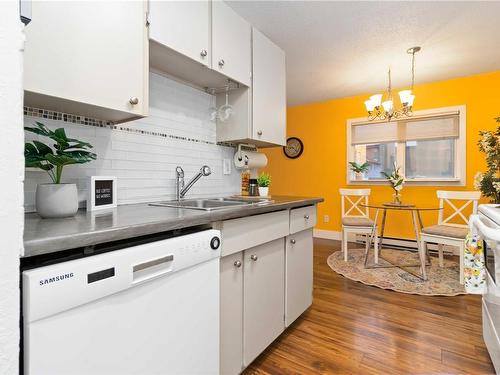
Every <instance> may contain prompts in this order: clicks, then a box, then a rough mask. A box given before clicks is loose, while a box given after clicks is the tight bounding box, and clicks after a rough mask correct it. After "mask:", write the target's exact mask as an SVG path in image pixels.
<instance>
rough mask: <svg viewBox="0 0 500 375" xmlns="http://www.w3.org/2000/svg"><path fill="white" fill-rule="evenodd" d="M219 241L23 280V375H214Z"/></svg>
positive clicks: (195, 239)
mask: <svg viewBox="0 0 500 375" xmlns="http://www.w3.org/2000/svg"><path fill="white" fill-rule="evenodd" d="M219 256H220V232H219V231H217V230H212V229H209V230H203V231H200V232H196V233H192V234H187V235H182V236H179V237H173V238H168V239H163V240H157V241H153V242H147V243H141V244H140V245H137V246H133V247H126V248H124V249H120V250H115V251H109V252H105V253H102V254H99V255H93V256H88V257H85V258H81V259H76V260H71V261H65V262H62V263H57V264H53V265H49V266H42V267H39V268H34V269H30V270H27V271H24V272H23V274H22V284H23V358H24V359H23V363H24V372H25V373H26V374H51V375H54V374H179V375H180V374H218V373H219Z"/></svg>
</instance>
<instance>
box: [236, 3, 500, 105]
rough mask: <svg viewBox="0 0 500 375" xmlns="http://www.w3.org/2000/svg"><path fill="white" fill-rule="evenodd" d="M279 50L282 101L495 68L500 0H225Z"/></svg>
mask: <svg viewBox="0 0 500 375" xmlns="http://www.w3.org/2000/svg"><path fill="white" fill-rule="evenodd" d="M228 3H229V4H230V6H231V7H232V8H233V9H234V10H236V12H238V13H239V14H240V15H241V16H243V17H244V18H245V19H247V20H248V21H249V22H250V23H251V24H253V25H254V26H255V27H256V28H257V29H259V30H260V31H262V32H263V33H264V34H266V35H267V36H268V37H269V38H271V39H272V40H273V41H274V42H275V43H276V44H278V45H279V46H280V47H281V48H282V49H284V50H285V52H286V58H287V97H288V104H289V105H297V104H303V103H310V102H316V101H321V100H326V99H333V98H340V97H347V96H352V95H356V94H362V93H371V92H373V93H375V92H382V91H383V90H384V88H385V87H386V86H387V69H388V67H389V66H390V67H391V70H392V77H393V86H394V87H404V86H408V85H409V83H410V63H411V58H410V55H408V54H407V53H406V50H407V49H408V48H409V47H412V46H421V47H422V51H421V52H419V53H418V54H417V55H416V83H417V84H418V83H423V82H431V81H436V80H443V79H448V78H452V77H460V76H467V75H471V74H476V73H480V72H487V71H493V70H498V69H500V26H499V25H500V19H499V15H500V2H478V1H471V2H455V1H447V2H391V1H389V2H379V1H370V2H356V1H352V2H347V1H341V2H333V1H228Z"/></svg>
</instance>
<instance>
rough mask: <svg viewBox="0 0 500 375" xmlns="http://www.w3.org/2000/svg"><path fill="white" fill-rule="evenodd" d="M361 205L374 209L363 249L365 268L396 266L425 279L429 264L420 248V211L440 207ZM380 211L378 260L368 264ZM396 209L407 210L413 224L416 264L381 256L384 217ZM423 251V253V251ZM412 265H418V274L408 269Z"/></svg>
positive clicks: (389, 204) (426, 256) (402, 204)
mask: <svg viewBox="0 0 500 375" xmlns="http://www.w3.org/2000/svg"><path fill="white" fill-rule="evenodd" d="M360 206H361V207H366V208H369V209H373V210H375V216H374V220H373V227H372V233H371V235H370V238H369V240H368V241H369V243H368V245H367V246H366V251H365V259H364V267H365V268H389V267H397V268H399V269H401V270H403V271H405V272H407V273H409V274H411V275H413V276H416V277H418V278H420V279H421V280H424V281H427V271H426V266H427V265H430V258H429V254H428V253H427V252H426V251H425V250H424V249H422V248H421V246H420V241H419V238H420V231H421V230H422V228H423V227H424V226H423V223H422V216H421V212H424V211H439V210H442V208H441V207H439V206H437V205H436V206H433V205H425V206H420V205H415V204H411V203H366V204H360ZM381 211H382V222H381V226H380V235H379V239H380V240H379V244H378V249H379V261H378V263H374V264H372V265H369V264H368V255H369V254H368V253H369V249H370V248H371V244H372V242H373V240H374V237H375V233H376V230H377V221H378V217H379V214H380V212H381ZM397 211H400V212H401V211H406V212H408V213H409V214H410V215H409V216H410V217H411V223H412V226H413V231H414V233H415V240H416V242H417V249H418V255H419V260H420V262H419V263H417V264H401V263H395V262H393V261H392V260H390V259H388V258H384V257H383V256H382V244H383V241H384V232H385V229H386V219H387V214H388V213H389V212H397ZM424 251H425V253H424ZM380 259H382V260H384V261H385V264H380ZM414 267H420V270H421V272H420V274H417V273H414V272H411V271H410V270H408V268H414Z"/></svg>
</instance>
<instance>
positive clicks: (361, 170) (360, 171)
mask: <svg viewBox="0 0 500 375" xmlns="http://www.w3.org/2000/svg"><path fill="white" fill-rule="evenodd" d="M349 168H350V169H351V171H353V172H354V173H355V175H356V180H362V179H363V178H364V174H365V172H366V171H368V169H369V168H370V163H369V162H364V163H363V164H358V163H356V162H355V161H350V162H349Z"/></svg>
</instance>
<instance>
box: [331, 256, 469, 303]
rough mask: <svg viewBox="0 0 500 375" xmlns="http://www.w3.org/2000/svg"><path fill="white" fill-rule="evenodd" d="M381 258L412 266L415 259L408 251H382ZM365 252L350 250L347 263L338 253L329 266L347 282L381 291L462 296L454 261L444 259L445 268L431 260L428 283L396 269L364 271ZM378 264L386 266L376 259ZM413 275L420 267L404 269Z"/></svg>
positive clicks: (370, 262)
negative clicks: (365, 285)
mask: <svg viewBox="0 0 500 375" xmlns="http://www.w3.org/2000/svg"><path fill="white" fill-rule="evenodd" d="M372 257H373V252H371V253H370V257H369V258H368V264H369V265H372V264H373V258H372ZM383 257H384V258H385V259H388V260H390V261H391V262H393V263H398V264H408V265H415V264H417V263H418V255H417V253H415V252H411V251H402V250H391V249H384V250H383ZM363 262H364V249H352V250H351V249H349V260H348V262H344V258H343V256H342V252H341V251H336V252H335V253H333V254H332V255H330V256H329V257H328V265H329V266H330V268H331V269H333V270H334V271H335V272H337V273H339V274H341V275H343V276H345V277H347V278H348V279H351V280H355V281H359V282H362V283H363V284H367V285H373V286H376V287H379V288H382V289H390V290H394V291H396V292H401V293H408V294H420V295H424V296H456V295H459V294H465V290H464V287H463V285H460V283H459V281H458V274H459V267H458V263H457V262H456V261H452V260H449V259H446V258H445V259H444V267H443V268H441V267H439V265H438V259H437V258H436V257H432V256H431V266H427V275H428V278H429V279H428V280H427V281H423V280H421V279H420V278H418V277H416V276H413V275H411V274H409V273H407V272H405V271H403V270H401V269H399V268H396V267H394V268H378V269H373V268H371V269H365V268H364V265H363ZM379 264H380V265H384V264H388V262H386V261H384V260H383V259H379ZM405 269H407V270H408V271H410V272H412V273H414V274H420V267H408V268H405Z"/></svg>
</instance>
